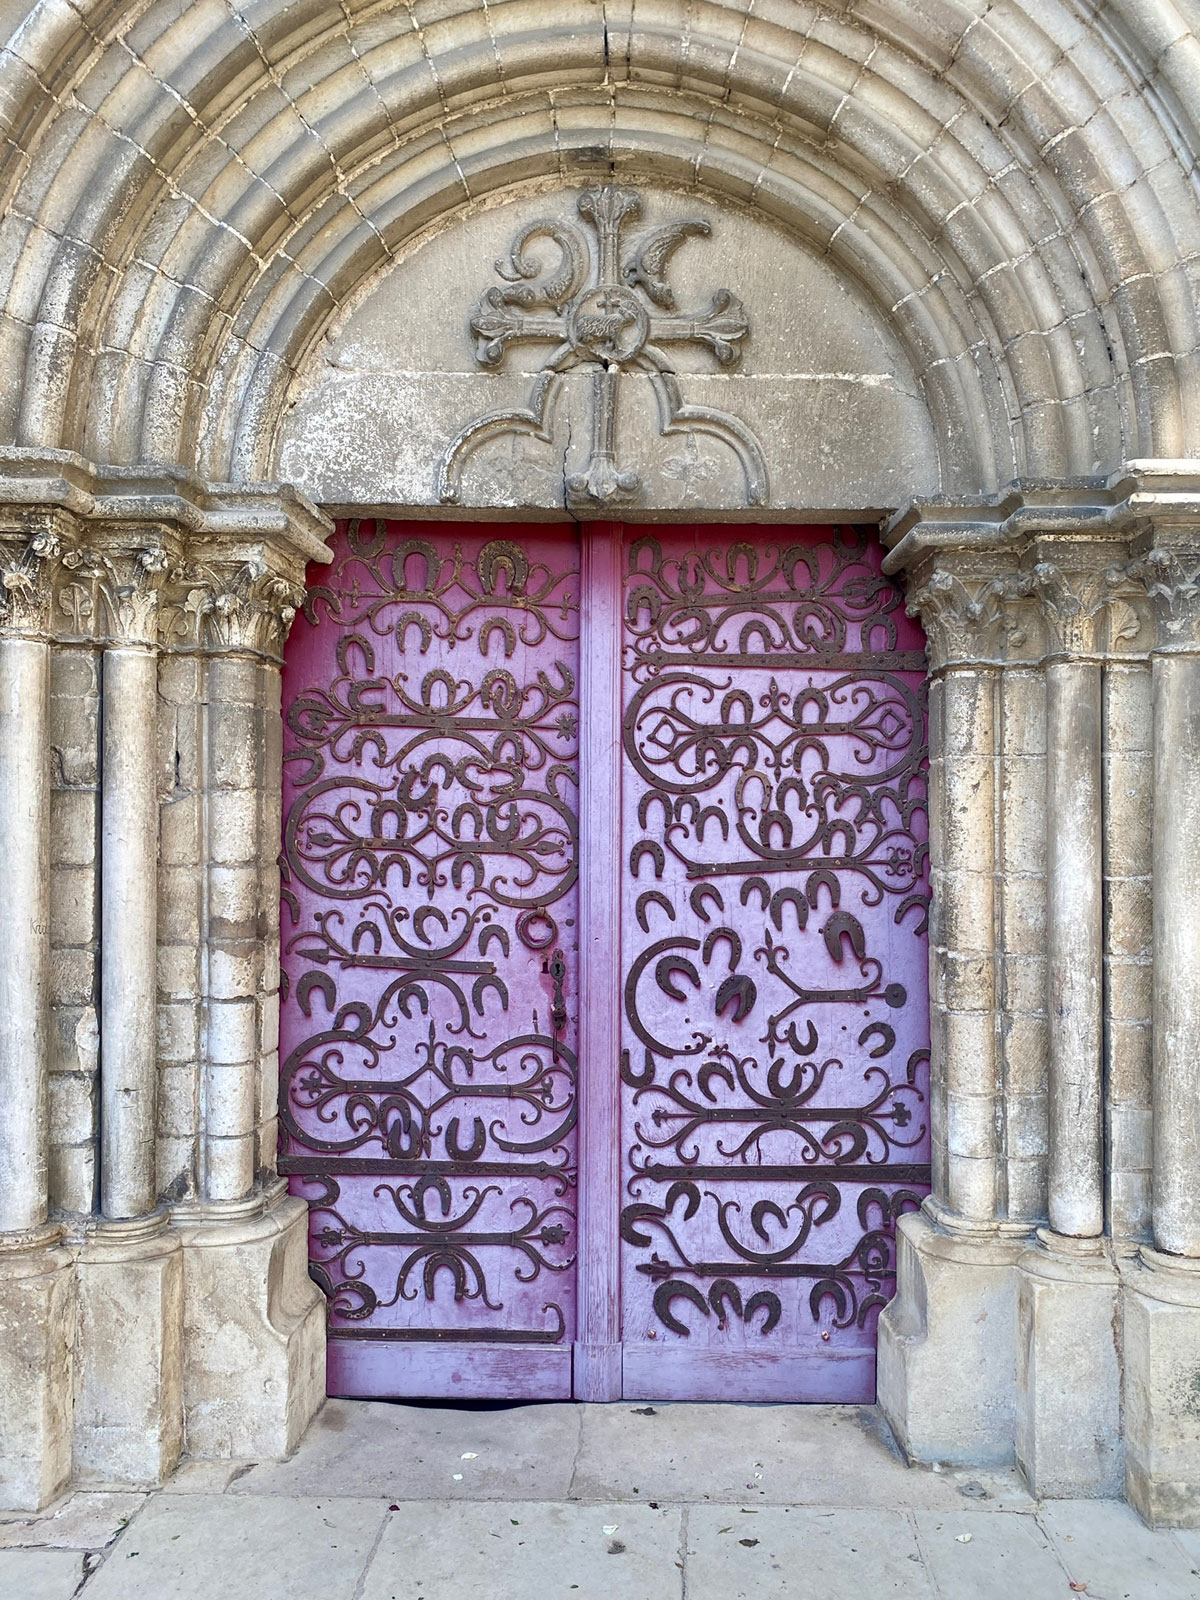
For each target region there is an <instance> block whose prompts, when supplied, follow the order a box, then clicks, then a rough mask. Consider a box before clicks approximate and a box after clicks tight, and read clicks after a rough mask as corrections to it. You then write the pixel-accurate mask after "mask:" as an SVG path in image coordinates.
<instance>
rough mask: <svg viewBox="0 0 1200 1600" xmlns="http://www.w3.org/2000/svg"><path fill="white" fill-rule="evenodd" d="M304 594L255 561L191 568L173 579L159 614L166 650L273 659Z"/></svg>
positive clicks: (292, 584)
mask: <svg viewBox="0 0 1200 1600" xmlns="http://www.w3.org/2000/svg"><path fill="white" fill-rule="evenodd" d="M303 601H304V593H303V591H302V590H301V589H300V588H299V587H298V586H297V585H296V584H294V583H291V582H289V581H288V579H286V578H284V577H281V576H280V575H279V574H278V573H275V572H272V571H271V570H270V569H269V568H268V567H267V566H266V565H265V564H264V563H263V562H261V561H258V560H249V561H242V562H237V563H229V564H228V565H227V564H225V563H219V564H204V565H201V564H193V565H189V566H185V567H183V568H180V569H179V570H177V571H176V572H175V573H173V574H172V582H171V592H170V595H169V597H168V599H167V601H166V603H165V604H164V607H163V613H162V619H161V620H162V642H163V645H164V647H165V648H168V649H170V648H173V649H177V650H178V649H200V650H211V651H218V652H223V651H237V652H248V653H250V654H253V655H265V656H269V657H271V658H272V659H278V658H279V657H280V656H281V655H282V653H283V644H284V640H285V639H286V638H287V635H288V630H289V629H290V627H291V625H292V620H293V618H294V617H295V615H296V612H297V610H298V609H299V607H300V606H301V605H302V604H303Z"/></svg>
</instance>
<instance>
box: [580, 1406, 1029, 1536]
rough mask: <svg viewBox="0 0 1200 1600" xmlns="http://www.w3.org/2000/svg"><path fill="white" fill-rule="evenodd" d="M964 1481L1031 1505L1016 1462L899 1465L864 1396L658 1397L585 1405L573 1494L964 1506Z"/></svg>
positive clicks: (975, 1492) (992, 1499)
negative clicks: (961, 1467)
mask: <svg viewBox="0 0 1200 1600" xmlns="http://www.w3.org/2000/svg"><path fill="white" fill-rule="evenodd" d="M714 1446H716V1448H714ZM635 1488H636V1489H637V1491H638V1492H637V1495H636V1496H635V1495H634V1493H633V1491H634V1489H635ZM964 1489H965V1490H966V1491H967V1496H966V1497H967V1498H968V1499H974V1498H976V1497H986V1503H987V1504H988V1505H990V1506H995V1507H1000V1506H1003V1507H1006V1508H1009V1509H1026V1510H1028V1509H1031V1508H1032V1505H1033V1502H1032V1500H1031V1499H1030V1496H1029V1493H1028V1491H1027V1490H1026V1489H1025V1487H1024V1485H1023V1484H1022V1483H1021V1482H1020V1480H1019V1479H1018V1477H1017V1475H1016V1473H1015V1472H996V1471H990V1472H989V1471H979V1470H976V1469H972V1470H971V1471H969V1472H932V1471H930V1470H929V1469H928V1468H925V1467H909V1466H907V1465H906V1464H905V1462H904V1461H903V1460H902V1459H901V1458H900V1456H899V1454H898V1452H897V1451H896V1449H895V1446H894V1444H893V1443H892V1442H891V1439H890V1435H888V1434H887V1432H886V1429H885V1427H884V1425H883V1423H882V1421H881V1419H880V1416H879V1413H878V1412H877V1411H876V1410H875V1408H874V1407H873V1406H863V1407H852V1406H741V1407H738V1408H737V1409H736V1410H733V1409H731V1408H730V1407H729V1406H723V1405H656V1406H654V1407H653V1410H652V1414H651V1415H649V1416H647V1415H645V1408H644V1407H637V1408H635V1407H634V1406H633V1405H631V1404H628V1403H622V1404H620V1405H611V1406H587V1407H585V1408H584V1413H583V1441H582V1446H581V1448H580V1451H579V1462H578V1467H577V1469H576V1472H575V1477H574V1483H573V1486H572V1490H571V1493H572V1497H573V1498H576V1499H584V1500H587V1499H634V1498H636V1499H637V1500H639V1501H642V1502H645V1501H647V1500H662V1501H693V1500H698V1501H704V1500H711V1501H714V1502H739V1501H740V1502H742V1503H744V1504H747V1505H760V1504H761V1505H772V1504H775V1505H780V1504H784V1505H793V1504H798V1503H804V1504H806V1505H841V1506H892V1507H901V1508H902V1507H907V1506H923V1507H927V1508H930V1509H935V1510H936V1509H939V1508H944V1509H953V1508H955V1507H957V1506H961V1505H962V1504H963V1500H964V1495H963V1493H962V1491H963V1490H964Z"/></svg>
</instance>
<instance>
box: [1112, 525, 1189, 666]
mask: <svg viewBox="0 0 1200 1600" xmlns="http://www.w3.org/2000/svg"><path fill="white" fill-rule="evenodd" d="M1125 571H1126V574H1127V576H1128V577H1129V578H1131V579H1132V580H1133V581H1134V582H1136V583H1138V584H1140V585H1141V586H1142V587H1143V588H1144V589H1145V591H1146V593H1147V594H1148V595H1149V596H1150V598H1151V600H1152V601H1153V602H1154V611H1155V618H1156V621H1157V623H1158V637H1159V643H1160V645H1162V646H1163V647H1164V648H1166V649H1168V650H1169V649H1171V648H1172V647H1174V648H1176V649H1182V650H1195V649H1200V550H1197V549H1171V548H1169V547H1168V546H1165V545H1155V546H1154V548H1153V549H1151V550H1149V551H1147V553H1146V554H1145V555H1144V556H1141V557H1139V558H1138V559H1137V560H1136V561H1131V562H1130V563H1129V565H1128V566H1127V567H1126V569H1125Z"/></svg>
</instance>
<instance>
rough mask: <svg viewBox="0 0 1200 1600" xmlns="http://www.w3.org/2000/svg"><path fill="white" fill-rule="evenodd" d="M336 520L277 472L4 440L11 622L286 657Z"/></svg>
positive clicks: (11, 627)
mask: <svg viewBox="0 0 1200 1600" xmlns="http://www.w3.org/2000/svg"><path fill="white" fill-rule="evenodd" d="M331 527H332V524H331V523H330V522H329V520H328V519H327V518H326V517H324V516H323V515H322V513H321V512H319V511H318V510H317V508H316V507H315V506H313V505H311V504H309V502H308V501H306V500H305V499H304V498H303V497H302V496H301V495H298V494H296V493H295V492H294V491H293V490H290V489H287V488H283V487H280V486H278V485H262V484H259V485H247V486H239V485H233V484H215V485H214V484H206V483H204V482H202V481H201V480H199V479H196V478H193V477H191V476H189V475H188V474H186V473H182V472H171V471H162V470H156V471H154V472H150V471H142V470H140V469H137V468H100V467H96V466H93V465H92V464H91V463H90V462H87V461H84V460H83V459H82V458H81V457H79V456H76V455H73V454H71V453H69V452H66V451H47V452H44V453H38V452H33V451H25V450H13V449H0V632H13V631H16V632H21V633H32V634H34V635H35V636H38V637H46V638H59V639H75V640H79V639H86V640H90V641H93V642H96V643H114V642H117V641H121V642H125V643H132V644H140V645H144V646H146V647H148V648H150V647H153V646H155V645H157V646H159V647H160V648H162V649H164V650H205V651H210V652H214V651H240V652H250V653H252V654H257V655H262V656H265V657H267V658H269V659H272V660H278V659H279V658H280V656H281V654H282V650H283V642H284V639H285V638H286V637H287V631H288V628H289V627H290V626H291V622H292V618H293V617H294V616H295V613H296V608H297V607H298V606H299V605H300V604H301V602H302V600H303V596H304V581H305V572H306V568H307V566H308V564H309V563H310V562H313V561H317V562H325V561H327V560H328V559H329V556H328V552H327V551H326V549H325V545H324V539H325V536H326V535H327V534H328V532H329V531H330V530H331Z"/></svg>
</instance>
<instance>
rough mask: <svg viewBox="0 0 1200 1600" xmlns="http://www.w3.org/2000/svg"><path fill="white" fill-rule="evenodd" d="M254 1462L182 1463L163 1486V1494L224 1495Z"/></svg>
mask: <svg viewBox="0 0 1200 1600" xmlns="http://www.w3.org/2000/svg"><path fill="white" fill-rule="evenodd" d="M254 1464H255V1463H254V1462H253V1461H181V1462H180V1463H179V1465H178V1466H177V1467H176V1468H175V1471H174V1472H173V1473H172V1474H171V1476H170V1477H169V1478H168V1479H167V1481H166V1483H164V1484H163V1486H162V1492H163V1494H224V1493H225V1490H226V1489H228V1487H229V1485H230V1484H231V1483H234V1482H236V1480H237V1479H238V1478H241V1477H244V1476H245V1474H246V1473H247V1472H248V1471H249V1470H250V1468H251V1467H253V1466H254Z"/></svg>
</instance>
